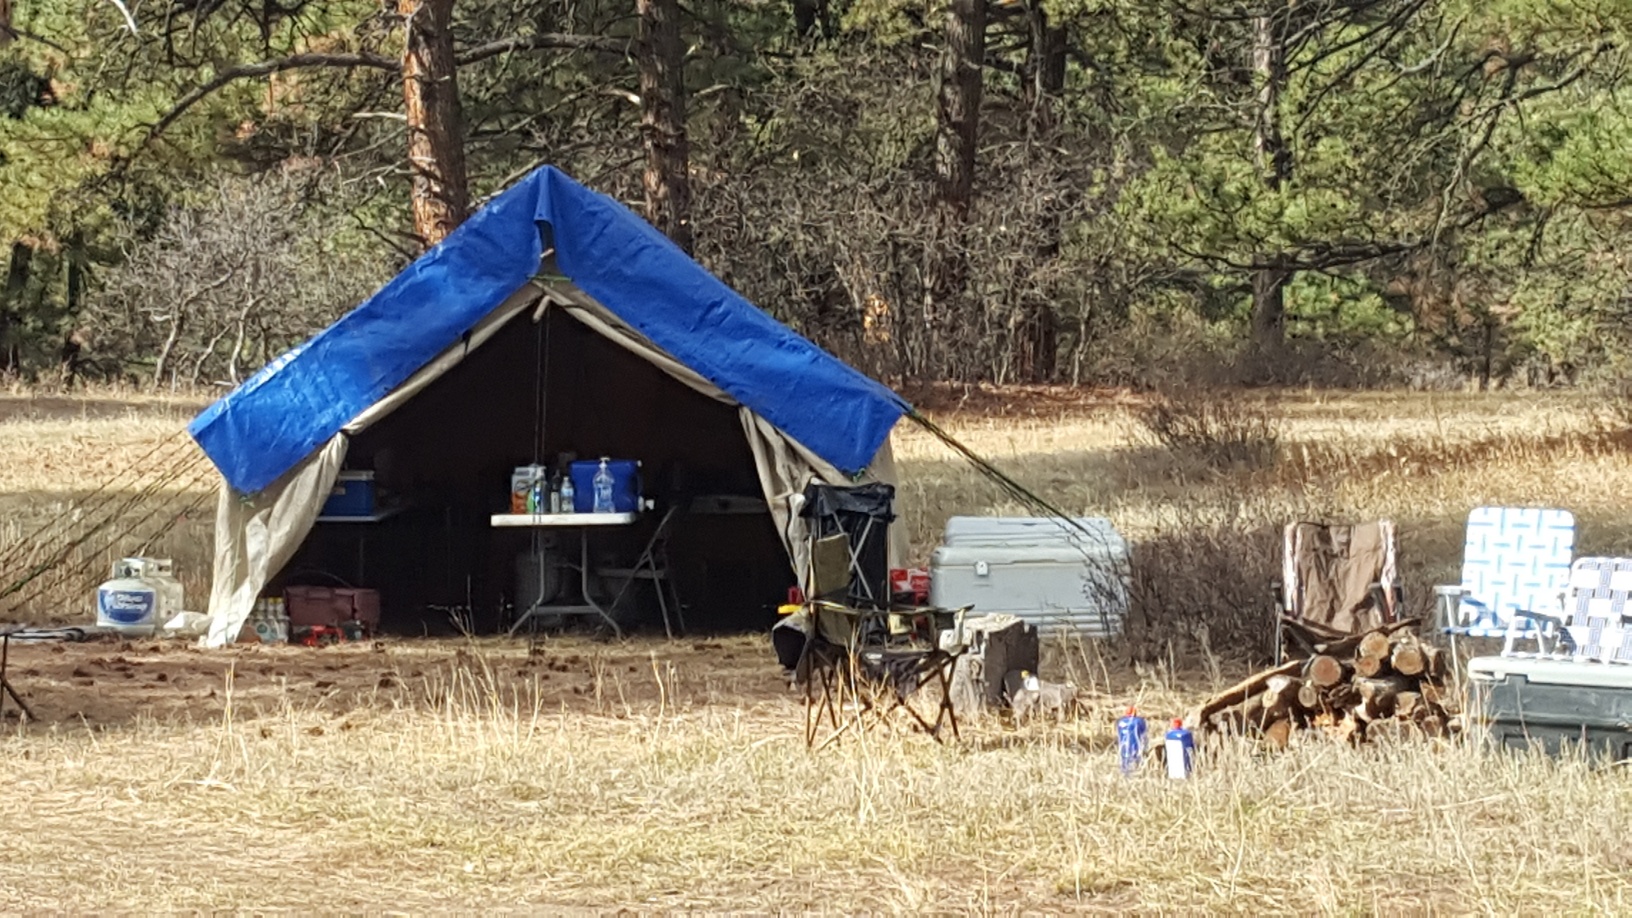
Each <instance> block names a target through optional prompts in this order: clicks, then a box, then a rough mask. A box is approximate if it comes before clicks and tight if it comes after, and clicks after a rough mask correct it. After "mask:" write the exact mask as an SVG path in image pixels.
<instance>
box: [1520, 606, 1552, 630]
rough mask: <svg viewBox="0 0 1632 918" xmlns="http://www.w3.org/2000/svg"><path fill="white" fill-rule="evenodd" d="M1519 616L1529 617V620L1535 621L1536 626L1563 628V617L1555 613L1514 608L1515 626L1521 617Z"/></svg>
mask: <svg viewBox="0 0 1632 918" xmlns="http://www.w3.org/2000/svg"><path fill="white" fill-rule="evenodd" d="M1521 618H1524V619H1529V620H1530V621H1533V622H1535V623H1536V627H1538V628H1548V627H1552V628H1563V627H1564V619H1562V618H1560V617H1559V616H1557V615H1548V614H1547V613H1545V612H1531V611H1529V610H1526V609H1515V610H1514V611H1513V624H1514V625H1515V626H1517V625H1518V622H1519V619H1521Z"/></svg>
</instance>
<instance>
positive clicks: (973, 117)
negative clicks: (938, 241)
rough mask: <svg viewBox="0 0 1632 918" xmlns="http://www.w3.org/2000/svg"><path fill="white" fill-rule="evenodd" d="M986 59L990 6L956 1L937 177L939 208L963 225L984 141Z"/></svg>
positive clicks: (950, 18) (949, 22)
mask: <svg viewBox="0 0 1632 918" xmlns="http://www.w3.org/2000/svg"><path fill="white" fill-rule="evenodd" d="M985 57H986V0H952V5H951V7H950V8H949V9H948V10H947V13H946V52H945V54H944V55H943V57H942V60H941V86H940V100H939V106H938V108H937V115H938V118H937V129H938V131H937V135H936V143H935V154H936V156H935V171H936V178H937V179H938V182H939V186H940V187H939V189H938V191H939V198H940V200H939V203H940V205H941V206H942V208H943V209H944V210H945V211H946V212H947V213H948V215H949V216H950V217H951V218H952V220H953V221H955V222H956V223H958V224H962V223H965V222H967V221H968V219H969V207H970V203H971V201H972V200H973V199H974V193H975V143H976V141H977V140H978V139H979V135H980V91H981V62H982V61H983V60H984V59H985Z"/></svg>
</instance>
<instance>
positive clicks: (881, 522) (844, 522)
mask: <svg viewBox="0 0 1632 918" xmlns="http://www.w3.org/2000/svg"><path fill="white" fill-rule="evenodd" d="M894 499H895V488H894V486H892V485H887V484H882V483H876V482H875V483H871V484H863V485H854V486H851V487H839V486H837V485H826V484H820V483H814V482H813V483H811V484H810V485H809V486H808V487H806V488H805V492H804V500H803V503H802V505H801V507H800V510H799V515H800V516H801V517H803V518H805V520H806V521H807V525H808V527H809V531H810V538H811V540H812V543H813V544H814V542H815V540H818V539H823V538H830V537H832V536H835V535H839V534H842V535H844V536H845V537H846V542H845V544H846V545H847V546H848V556H847V560H848V567H849V571H850V574H849V582H848V585H847V591H846V593H845V596H844V601H845V602H847V603H849V604H850V605H853V606H858V607H867V608H883V607H885V606H887V605H889V602H890V587H889V528H890V524H891V523H893V522H894V521H895V514H894V512H893V511H892V510H891V509H890V508H891V503H892V502H893V501H894Z"/></svg>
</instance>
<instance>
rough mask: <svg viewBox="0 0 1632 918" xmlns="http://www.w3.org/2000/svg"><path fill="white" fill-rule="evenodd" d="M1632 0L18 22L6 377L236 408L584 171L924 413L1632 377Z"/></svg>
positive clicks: (911, 4)
mask: <svg viewBox="0 0 1632 918" xmlns="http://www.w3.org/2000/svg"><path fill="white" fill-rule="evenodd" d="M1629 29H1632V2H1627V0H1128V2H1108V0H928V2H926V0H788V2H783V0H777V2H768V0H388V2H383V3H379V2H376V3H369V2H363V0H322V2H319V0H0V268H3V269H4V273H3V275H0V371H3V372H5V373H9V374H14V375H15V376H19V377H23V378H27V379H30V380H44V379H54V380H61V381H69V382H71V381H74V380H81V379H111V380H122V381H127V382H136V383H139V384H142V385H150V386H155V387H162V388H179V387H199V386H203V387H213V386H222V385H231V384H233V383H235V382H236V381H239V380H241V379H242V378H243V377H244V376H245V375H247V374H248V373H250V372H253V370H254V369H255V368H257V367H258V366H260V365H261V364H263V363H265V362H266V361H267V360H268V359H270V358H271V357H274V356H276V355H277V354H278V353H280V352H281V351H283V350H284V349H286V348H287V347H289V346H291V345H293V344H294V343H296V342H298V341H299V340H301V339H302V338H304V337H305V336H307V335H309V334H310V333H311V332H313V331H314V330H316V329H318V328H320V327H322V326H323V325H324V324H325V323H327V322H328V321H330V320H331V319H332V318H334V317H335V316H337V315H339V314H340V313H342V312H344V311H345V310H346V309H348V308H350V307H351V306H352V305H354V304H355V303H356V302H357V301H358V300H359V299H361V298H362V297H364V296H366V295H367V293H368V292H370V291H371V290H373V289H374V288H376V287H377V286H378V285H379V284H380V283H381V282H382V281H383V280H384V279H386V278H388V277H389V276H391V274H392V273H393V272H394V271H396V270H398V269H400V268H401V267H402V266H403V265H404V264H406V263H407V262H408V261H409V260H411V259H412V258H413V257H414V256H415V255H416V254H418V253H419V252H420V251H423V249H424V247H425V246H427V245H429V244H433V243H434V242H435V241H437V240H438V239H440V238H442V236H444V235H446V233H447V232H449V231H451V229H452V228H453V227H455V226H457V224H458V223H459V221H460V220H462V219H463V218H464V217H465V216H466V215H468V214H469V213H470V212H471V211H472V210H473V209H474V208H477V207H479V206H480V204H481V203H482V202H483V201H484V200H485V199H486V198H488V197H490V196H491V195H492V194H494V193H496V192H497V191H499V190H501V189H502V188H504V187H505V186H506V185H507V183H510V182H513V181H515V180H516V179H517V178H519V177H520V176H522V175H524V174H525V173H526V172H527V171H528V170H529V169H531V168H532V167H535V166H537V165H540V164H543V163H554V164H556V165H558V166H560V167H562V168H563V169H565V170H567V171H568V172H569V173H571V174H573V175H574V176H575V177H577V178H578V179H579V180H580V181H583V182H584V183H586V184H588V185H590V186H592V187H594V188H597V189H599V190H602V191H605V192H608V193H610V194H613V195H614V196H616V197H618V198H619V199H620V200H623V201H625V202H626V203H628V204H629V205H630V206H631V207H633V208H635V209H636V210H637V211H639V212H641V213H642V214H643V215H645V216H646V217H647V218H648V219H650V220H651V221H652V222H653V223H654V224H655V225H656V226H658V227H659V228H660V229H661V230H663V231H664V232H665V233H667V234H668V235H669V236H670V237H671V238H673V239H674V240H675V241H676V242H677V243H679V244H680V245H681V246H682V247H684V248H686V249H687V250H689V251H691V252H693V253H694V254H695V256H696V257H697V258H698V259H699V260H700V261H701V262H702V263H703V264H705V265H706V266H707V267H709V268H710V269H711V270H713V271H714V272H715V273H717V274H718V275H719V276H720V277H722V278H723V279H724V280H725V281H726V282H728V283H730V284H731V285H733V286H735V287H736V288H737V289H739V290H740V291H742V292H743V293H744V294H745V295H747V296H748V297H749V298H750V299H751V300H753V301H754V302H756V303H758V304H760V305H761V306H763V307H764V308H766V309H768V310H769V311H771V312H772V313H773V314H775V315H776V316H777V317H778V318H780V319H782V320H784V321H786V322H788V323H789V324H791V325H792V326H794V327H795V328H797V329H799V330H800V331H802V332H804V333H805V334H807V335H809V336H811V337H812V338H814V339H815V340H817V341H818V342H820V343H821V344H823V345H824V346H826V347H828V348H830V349H831V350H833V351H834V352H836V353H837V354H839V355H840V356H842V357H844V358H845V359H847V360H850V361H851V362H853V363H854V364H856V365H857V366H859V367H860V368H862V369H864V370H865V371H867V372H870V373H872V374H874V375H877V376H879V377H881V378H884V379H887V380H890V381H892V382H896V383H899V384H912V383H920V382H942V381H954V382H991V383H998V384H1003V383H1014V382H1068V383H1076V384H1094V385H1118V386H1124V385H1132V386H1149V385H1153V384H1155V383H1158V382H1162V383H1174V382H1183V381H1191V382H1199V383H1206V384H1216V383H1251V384H1282V385H1285V384H1292V385H1318V386H1345V387H1355V386H1400V385H1409V386H1415V387H1419V388H1448V387H1454V386H1461V385H1466V384H1468V383H1469V381H1470V380H1471V381H1473V382H1475V383H1476V384H1478V385H1480V386H1482V387H1484V386H1499V385H1510V384H1524V385H1547V386H1552V385H1575V384H1585V383H1594V382H1601V381H1609V380H1614V379H1618V378H1619V377H1620V376H1621V375H1622V371H1623V365H1624V363H1625V361H1626V359H1627V357H1628V355H1629V354H1632V341H1629V340H1628V329H1629V325H1628V322H1627V318H1628V314H1629V311H1632V297H1629V284H1628V280H1629V264H1628V260H1627V256H1626V246H1625V245H1624V242H1625V240H1626V239H1627V238H1628V225H1627V216H1628V213H1629V208H1632V158H1629V157H1628V156H1627V154H1626V150H1627V149H1628V147H1629V146H1632V144H1629V143H1628V141H1629V140H1632V117H1629V115H1628V112H1627V107H1626V103H1627V101H1628V98H1629V89H1628V85H1627V82H1626V80H1627V62H1628V57H1627V33H1628V31H1629Z"/></svg>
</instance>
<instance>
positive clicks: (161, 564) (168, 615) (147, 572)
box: [137, 558, 186, 625]
mask: <svg viewBox="0 0 1632 918" xmlns="http://www.w3.org/2000/svg"><path fill="white" fill-rule="evenodd" d="M138 560H140V561H143V562H145V567H144V569H143V570H141V571H139V572H138V573H137V576H139V577H141V578H142V579H143V580H146V581H147V582H148V583H150V584H152V585H153V588H154V589H155V590H158V592H159V609H158V614H157V618H158V620H159V624H160V625H163V624H164V623H165V622H167V621H169V620H170V619H172V618H175V617H176V616H177V615H180V614H181V613H182V611H183V610H184V609H185V608H186V604H185V600H186V596H185V588H184V587H182V585H181V581H180V580H177V579H176V575H175V564H174V562H172V561H171V560H170V559H169V558H140V559H138Z"/></svg>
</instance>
